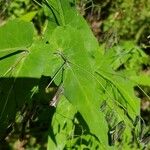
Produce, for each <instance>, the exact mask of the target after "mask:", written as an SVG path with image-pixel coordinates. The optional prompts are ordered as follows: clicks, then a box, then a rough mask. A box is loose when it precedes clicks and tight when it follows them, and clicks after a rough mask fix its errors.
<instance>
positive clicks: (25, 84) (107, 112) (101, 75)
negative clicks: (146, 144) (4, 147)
mask: <svg viewBox="0 0 150 150" xmlns="http://www.w3.org/2000/svg"><path fill="white" fill-rule="evenodd" d="M43 4H44V5H45V6H46V7H44V6H43V7H44V9H45V11H46V13H47V14H48V15H49V20H48V24H47V27H46V30H45V32H44V33H43V35H42V37H41V38H39V37H38V36H37V35H36V34H35V33H34V27H33V25H32V24H31V23H30V22H24V21H21V20H13V21H9V22H7V23H6V24H5V25H3V26H1V27H0V52H1V53H0V64H1V67H0V70H1V71H0V73H1V77H0V98H1V99H0V102H1V106H0V110H1V111H0V135H1V136H0V138H1V140H4V138H5V137H6V136H7V132H8V131H7V130H8V129H11V128H13V126H14V124H15V120H16V116H17V115H18V112H19V111H20V112H22V113H23V112H24V109H22V108H24V107H25V106H26V105H27V106H28V107H29V110H30V111H28V112H30V113H29V114H28V115H24V113H23V114H21V116H26V117H27V119H26V123H27V122H29V123H30V122H32V121H33V119H32V117H31V116H32V115H31V116H30V114H34V113H33V111H32V109H34V107H35V108H36V105H40V104H41V103H44V104H46V106H48V105H49V101H50V100H51V99H52V102H56V101H58V99H57V98H58V97H59V102H58V104H57V102H56V104H57V106H56V109H55V112H54V111H53V113H54V115H53V117H52V116H50V117H49V121H50V129H49V133H48V144H47V149H68V148H72V149H80V148H81V149H84V148H88V149H91V148H93V149H113V148H118V147H120V146H121V147H122V148H124V149H125V148H131V147H132V146H134V147H135V148H140V147H141V145H140V140H141V139H142V138H143V136H140V121H139V120H138V121H136V118H137V117H139V118H140V101H139V99H138V98H137V97H136V96H135V93H134V87H135V86H136V85H137V83H135V82H134V81H132V80H131V79H129V78H126V75H127V73H126V72H125V73H124V74H122V73H120V72H116V71H115V70H116V68H118V66H117V65H116V64H115V61H116V56H114V54H115V55H116V53H114V51H113V49H112V50H110V51H108V52H106V53H104V54H103V52H102V51H101V49H100V47H99V44H98V42H97V40H96V38H95V37H94V36H93V34H92V32H91V30H90V28H89V27H88V25H87V23H86V21H85V20H84V19H83V18H82V17H81V16H80V15H79V13H78V12H77V11H76V10H75V8H74V3H73V1H71V0H63V1H62V0H57V1H55V0H43ZM16 26H17V28H16ZM3 37H5V38H3ZM5 39H7V41H6V40H5ZM139 51H140V50H139ZM129 53H130V51H127V54H129ZM119 55H121V54H119ZM143 55H144V54H143ZM123 56H126V57H124V58H122V57H121V59H120V60H121V61H122V62H123V63H124V62H125V61H126V60H129V57H130V56H129V55H126V54H124V55H123ZM120 65H121V64H120ZM60 86H61V88H62V91H64V92H63V96H61V95H59V94H62V91H61V92H58V91H59V89H60ZM50 104H52V103H51V102H50ZM34 105H35V106H34ZM23 106H24V107H23ZM33 106H34V107H33ZM25 108H26V107H25ZM49 109H52V108H51V107H50V108H49ZM12 112H13V113H12ZM45 113H50V112H48V111H46V112H45ZM29 116H30V117H31V118H29ZM33 116H34V115H33ZM36 117H37V118H36V119H39V118H40V117H39V116H36ZM33 118H34V117H33ZM133 129H134V130H133ZM132 131H133V132H132ZM131 142H132V143H133V144H131Z"/></svg>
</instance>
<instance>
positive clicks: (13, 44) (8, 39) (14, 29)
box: [0, 20, 34, 51]
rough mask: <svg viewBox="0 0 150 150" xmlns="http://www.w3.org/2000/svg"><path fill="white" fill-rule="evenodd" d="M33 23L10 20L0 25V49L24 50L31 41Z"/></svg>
mask: <svg viewBox="0 0 150 150" xmlns="http://www.w3.org/2000/svg"><path fill="white" fill-rule="evenodd" d="M33 31H34V30H33V25H32V24H31V23H29V22H24V21H20V20H12V21H9V22H8V23H6V24H4V25H3V26H1V27H0V51H7V50H24V49H27V47H29V46H30V45H31V44H32V42H33Z"/></svg>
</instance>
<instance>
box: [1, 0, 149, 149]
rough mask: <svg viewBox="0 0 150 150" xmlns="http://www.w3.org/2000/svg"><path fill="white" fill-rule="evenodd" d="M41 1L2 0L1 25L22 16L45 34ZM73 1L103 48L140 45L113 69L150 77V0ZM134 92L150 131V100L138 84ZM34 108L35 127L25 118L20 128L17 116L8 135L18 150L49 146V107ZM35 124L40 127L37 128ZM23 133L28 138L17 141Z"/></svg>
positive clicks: (26, 112)
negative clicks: (38, 118)
mask: <svg viewBox="0 0 150 150" xmlns="http://www.w3.org/2000/svg"><path fill="white" fill-rule="evenodd" d="M41 3H42V0H0V25H1V24H3V23H5V21H7V20H10V19H14V18H20V19H23V20H27V21H32V22H33V23H34V25H35V27H36V29H37V33H38V34H39V35H42V33H43V32H44V29H45V26H46V21H47V19H48V18H49V16H47V13H46V12H45V11H44V9H43V7H42V6H41ZM74 3H75V5H76V8H77V10H78V11H79V12H80V14H81V15H83V16H84V18H85V19H86V20H87V22H88V23H89V25H90V27H91V29H92V31H93V33H94V35H95V36H96V38H97V39H98V41H99V43H100V47H101V49H103V50H105V51H107V50H109V49H115V51H116V53H118V51H117V49H119V47H121V49H126V48H128V49H129V51H130V50H131V49H133V48H134V45H133V43H134V44H136V45H137V46H138V48H135V49H134V51H136V52H135V53H131V54H130V57H128V58H124V59H122V60H121V61H122V63H121V65H120V66H117V64H118V63H117V62H116V64H114V69H116V70H119V71H120V70H122V71H123V69H126V70H130V71H132V70H134V71H135V72H136V73H138V72H142V73H143V74H146V75H148V76H149V77H150V26H149V25H150V6H149V4H150V0H74ZM128 41H130V42H128ZM139 48H140V49H142V50H143V52H142V53H141V52H140V53H139V51H138V49H139ZM127 60H128V61H127ZM147 84H150V83H147ZM142 89H143V90H144V91H145V92H146V93H147V95H149V93H150V89H149V88H148V86H142ZM135 92H136V94H137V96H138V97H140V98H141V115H142V117H143V118H144V120H145V123H146V125H147V128H148V130H150V127H149V126H150V121H149V116H150V101H149V100H148V97H147V96H145V94H143V92H141V90H139V88H136V87H135ZM33 108H34V105H31V106H30V108H28V109H25V111H24V116H26V117H28V116H30V114H32V115H33V116H35V119H34V121H32V126H33V127H32V128H31V127H30V128H29V126H30V125H29V123H30V121H29V120H30V119H29V120H28V119H27V120H24V122H25V123H24V124H25V125H24V129H20V124H22V119H21V118H20V119H16V120H17V121H16V125H15V129H14V130H13V134H11V135H10V136H8V137H7V140H8V141H9V143H10V145H11V146H12V147H14V148H15V149H21V148H22V147H24V145H26V148H31V147H36V149H40V148H41V149H46V143H47V136H46V135H47V131H48V127H49V122H48V119H47V117H49V116H46V115H45V114H47V113H48V112H49V108H48V107H47V108H46V107H45V104H44V103H41V104H37V106H36V108H35V112H32V109H33ZM43 108H44V110H43ZM39 114H40V120H38V121H37V120H36V115H39ZM18 116H19V115H18ZM41 120H42V121H41ZM34 126H38V127H39V128H34ZM21 127H23V126H21ZM20 131H21V135H20ZM24 132H25V133H24ZM35 133H36V135H35ZM41 133H42V134H41ZM24 134H25V135H24ZM20 136H22V138H24V139H25V140H23V141H22V142H20V141H18V140H17V139H18V137H20Z"/></svg>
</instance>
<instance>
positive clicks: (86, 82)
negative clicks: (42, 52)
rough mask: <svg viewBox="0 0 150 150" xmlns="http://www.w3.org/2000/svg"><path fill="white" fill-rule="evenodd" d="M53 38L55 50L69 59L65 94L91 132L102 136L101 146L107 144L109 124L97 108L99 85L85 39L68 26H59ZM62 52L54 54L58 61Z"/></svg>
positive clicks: (65, 76)
mask: <svg viewBox="0 0 150 150" xmlns="http://www.w3.org/2000/svg"><path fill="white" fill-rule="evenodd" d="M51 41H52V43H51V44H52V45H51V46H52V47H53V49H55V50H56V53H57V52H58V53H61V54H62V55H63V56H64V57H65V58H66V59H67V61H68V63H66V66H65V71H64V72H65V73H64V90H65V92H64V95H65V96H66V98H67V99H68V100H69V101H70V102H71V103H72V104H73V106H74V107H76V108H77V110H78V111H79V112H80V113H81V115H82V116H83V118H84V119H85V121H86V122H87V124H88V125H89V128H90V131H91V132H92V133H93V134H95V135H96V136H97V137H98V138H99V140H100V142H101V144H102V146H104V147H105V146H107V145H108V139H107V130H108V128H107V123H106V121H105V118H104V116H103V114H102V113H101V112H100V111H98V110H99V105H98V104H99V103H98V102H99V101H98V99H99V97H98V95H97V93H96V92H95V90H96V84H95V79H94V78H93V76H92V74H93V73H94V69H93V67H92V64H91V63H92V62H93V61H92V58H91V57H89V54H88V51H87V50H86V48H85V45H84V39H83V38H82V37H81V36H80V32H79V31H78V30H76V29H73V28H72V27H70V26H66V27H59V28H56V30H54V32H53V35H52V37H51ZM79 43H80V44H79ZM61 54H60V55H59V54H55V55H56V56H57V60H58V59H62V58H61ZM60 65H61V64H60ZM89 72H90V73H91V75H89V74H88V73H89ZM95 125H97V127H96V128H95Z"/></svg>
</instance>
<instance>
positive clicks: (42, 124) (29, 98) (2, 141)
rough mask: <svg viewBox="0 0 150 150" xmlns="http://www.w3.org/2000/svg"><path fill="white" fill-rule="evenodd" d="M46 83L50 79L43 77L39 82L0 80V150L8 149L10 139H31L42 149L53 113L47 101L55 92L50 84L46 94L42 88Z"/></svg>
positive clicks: (26, 79)
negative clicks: (49, 89)
mask: <svg viewBox="0 0 150 150" xmlns="http://www.w3.org/2000/svg"><path fill="white" fill-rule="evenodd" d="M50 81H51V78H50V77H45V76H42V77H41V78H40V79H37V78H16V79H15V78H0V149H3V150H5V149H9V145H8V143H7V140H8V139H9V138H10V137H11V138H10V139H13V138H17V139H20V141H28V139H30V138H33V137H34V138H35V139H36V143H40V144H41V148H42V146H43V148H42V149H46V148H45V147H44V144H45V143H46V142H47V136H46V135H47V134H48V133H47V132H48V128H49V125H50V123H51V118H52V115H53V114H54V109H52V108H50V107H49V101H50V100H51V99H52V96H53V95H54V93H55V89H56V85H55V84H52V85H51V91H50V92H47V93H46V91H45V88H46V86H47V85H48V83H49V82H50ZM16 136H18V137H16ZM17 139H16V140H17ZM9 142H11V141H9ZM36 143H34V144H36ZM26 144H27V142H25V144H24V146H25V145H26ZM34 144H33V145H31V146H32V147H33V146H34ZM28 145H30V144H29V143H28ZM35 146H36V145H35Z"/></svg>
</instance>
